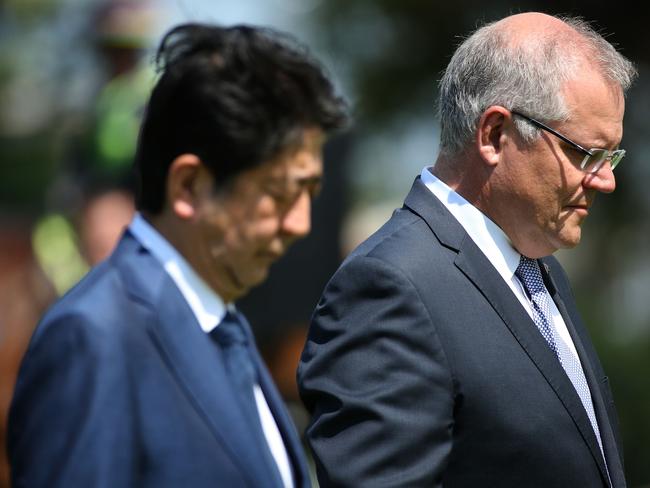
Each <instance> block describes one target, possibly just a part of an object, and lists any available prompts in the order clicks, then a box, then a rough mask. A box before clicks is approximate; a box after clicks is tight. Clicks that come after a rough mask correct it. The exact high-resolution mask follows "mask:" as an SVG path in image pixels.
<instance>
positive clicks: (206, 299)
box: [129, 212, 234, 333]
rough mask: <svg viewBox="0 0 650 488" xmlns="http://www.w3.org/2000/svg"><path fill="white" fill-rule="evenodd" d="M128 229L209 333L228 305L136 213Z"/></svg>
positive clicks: (224, 313)
mask: <svg viewBox="0 0 650 488" xmlns="http://www.w3.org/2000/svg"><path fill="white" fill-rule="evenodd" d="M129 230H130V231H131V233H132V234H133V235H134V236H135V238H136V239H137V240H138V241H139V242H140V244H142V245H143V246H144V247H145V248H146V249H147V250H148V251H149V252H150V253H151V254H152V255H153V256H154V257H155V258H156V259H157V260H158V261H159V262H160V264H161V265H162V267H163V268H164V269H165V271H166V272H167V273H168V274H169V276H170V277H171V278H172V280H173V281H174V283H175V284H176V286H177V287H178V289H179V290H180V292H181V294H182V295H183V297H184V298H185V301H186V302H187V304H188V305H189V306H190V308H191V309H192V312H193V314H194V316H195V317H196V320H197V321H198V323H199V325H200V326H201V329H203V331H204V332H206V333H208V332H210V331H212V329H214V328H215V327H216V326H217V325H219V323H221V321H222V320H223V318H224V316H225V315H226V310H227V309H233V310H234V306H233V305H232V304H226V303H224V301H223V299H222V298H221V297H220V296H219V295H218V294H217V293H216V292H215V291H214V290H213V289H212V288H210V286H208V284H207V283H206V282H205V281H203V279H202V278H201V277H200V276H199V275H198V274H197V273H196V271H194V269H192V267H191V266H190V264H189V263H188V262H187V260H186V259H185V258H184V257H183V256H181V254H180V253H179V252H178V251H177V250H176V249H175V248H174V246H172V245H171V244H170V243H169V241H167V239H165V238H164V237H163V236H162V235H161V234H160V233H159V232H158V231H157V230H156V229H155V228H154V227H153V226H152V225H151V224H150V223H149V222H147V221H146V220H145V219H144V217H142V215H141V214H140V213H139V212H138V213H136V214H135V216H134V217H133V220H132V221H131V224H130V225H129Z"/></svg>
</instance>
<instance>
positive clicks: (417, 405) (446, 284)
mask: <svg viewBox="0 0 650 488" xmlns="http://www.w3.org/2000/svg"><path fill="white" fill-rule="evenodd" d="M541 264H542V266H541V267H542V272H543V274H544V279H545V281H546V285H547V288H548V289H549V292H550V293H551V295H552V297H553V300H554V301H555V303H556V304H557V306H558V309H559V310H560V312H561V314H562V316H563V318H564V321H565V322H566V324H567V327H568V329H569V332H570V334H571V337H572V339H573V342H574V343H575V346H576V348H577V351H578V354H579V356H580V359H581V361H582V365H583V368H584V372H585V375H586V378H587V381H588V384H589V388H590V389H591V393H592V397H593V403H594V407H595V411H596V415H597V417H598V423H599V428H600V432H601V436H602V440H603V444H604V450H605V455H606V457H607V466H608V468H609V474H610V475H611V480H612V482H613V486H614V487H616V488H622V487H624V486H625V479H624V475H623V468H622V461H621V456H620V451H619V444H618V440H617V420H616V414H615V412H614V406H613V402H612V397H611V393H610V390H609V386H608V384H607V379H606V377H605V375H604V373H603V370H602V368H601V365H600V363H599V361H598V358H597V356H596V352H595V351H594V349H593V346H592V343H591V341H590V340H589V337H588V334H587V331H586V329H585V327H584V325H583V323H582V321H581V319H580V317H579V314H578V312H577V310H576V307H575V303H574V299H573V296H572V293H571V290H570V288H569V283H568V281H567V278H566V276H565V274H564V272H563V270H562V269H561V267H560V265H559V263H558V262H557V261H556V260H555V259H554V258H552V257H549V258H545V259H543V260H541ZM298 376H299V386H300V390H301V395H302V398H303V400H304V402H305V404H306V406H307V408H308V409H309V410H310V412H311V414H312V423H311V425H310V427H309V428H308V431H307V435H308V439H309V442H310V444H311V447H312V449H313V451H314V456H315V459H316V463H317V469H318V475H319V481H320V482H321V486H323V487H329V486H350V487H366V486H367V487H373V488H376V487H385V486H396V487H411V486H416V487H425V486H436V487H440V486H444V487H445V488H458V487H463V488H476V487H489V488H497V487H508V488H535V487H539V488H592V487H598V488H600V487H604V486H608V475H607V472H606V470H605V465H604V463H603V460H602V455H601V452H600V449H599V446H598V442H597V440H596V437H595V434H594V432H593V429H592V427H591V425H590V423H589V419H588V418H587V414H586V413H585V410H584V408H583V407H582V404H581V402H580V399H579V397H578V395H577V393H576V392H575V390H574V388H573V386H572V384H571V382H570V380H569V379H568V377H567V375H566V374H565V372H564V370H563V369H562V366H561V364H560V363H559V361H558V360H557V357H556V356H555V355H554V354H553V352H552V351H551V349H550V348H549V347H548V345H547V343H546V342H545V340H544V339H543V337H542V336H541V334H540V333H539V331H538V329H537V327H536V326H535V324H534V322H533V321H532V320H531V318H530V316H529V315H528V314H527V312H526V311H525V310H524V308H523V307H522V305H521V303H520V302H519V301H518V300H517V298H516V297H515V296H514V294H513V293H512V291H511V290H510V288H509V287H508V285H507V284H506V283H505V282H504V281H503V279H502V278H501V276H500V275H499V274H498V272H497V271H496V269H495V268H494V267H493V266H492V265H491V264H490V262H489V260H488V259H487V258H486V257H485V255H484V254H483V253H482V252H481V250H480V249H479V248H478V247H477V246H476V245H475V243H474V242H473V241H472V239H471V238H470V237H469V236H468V235H467V233H466V232H465V230H464V229H463V228H462V226H461V225H460V224H459V223H458V221H456V220H455V218H454V217H453V216H452V215H451V214H450V213H449V212H448V211H447V209H446V208H445V207H444V206H443V205H442V203H441V202H439V201H438V200H437V199H436V198H435V197H434V196H433V195H432V194H431V193H430V192H429V190H428V189H427V188H426V187H425V186H424V184H423V183H422V182H421V181H420V180H419V179H418V180H416V182H415V184H414V186H413V188H412V190H411V192H410V194H409V195H408V197H407V199H406V201H405V205H404V207H403V208H402V209H401V210H398V211H396V212H395V213H394V214H393V216H392V217H391V219H390V220H389V221H388V222H387V223H386V224H385V225H384V226H383V227H382V228H381V229H380V230H379V231H378V232H377V233H376V234H375V235H373V236H372V237H370V238H369V239H368V240H367V241H366V242H365V243H363V244H362V245H361V246H360V247H359V248H358V249H356V250H355V251H354V252H353V253H352V254H351V255H350V256H349V257H348V258H347V259H346V261H345V262H344V264H343V265H342V266H341V268H340V269H339V270H338V271H337V273H336V274H335V275H334V277H333V278H332V280H331V281H330V283H329V284H328V285H327V287H326V289H325V291H324V293H323V296H322V298H321V300H320V303H319V304H318V307H317V309H316V311H315V313H314V317H313V321H312V325H311V328H310V331H309V336H308V340H307V344H306V346H305V350H304V352H303V356H302V359H301V363H300V366H299V372H298Z"/></svg>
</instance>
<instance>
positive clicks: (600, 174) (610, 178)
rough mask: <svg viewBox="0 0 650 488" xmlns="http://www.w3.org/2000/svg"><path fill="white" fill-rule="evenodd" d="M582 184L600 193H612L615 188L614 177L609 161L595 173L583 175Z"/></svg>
mask: <svg viewBox="0 0 650 488" xmlns="http://www.w3.org/2000/svg"><path fill="white" fill-rule="evenodd" d="M582 184H583V186H584V187H585V188H591V189H593V190H596V191H599V192H601V193H612V192H613V191H614V190H615V189H616V177H615V176H614V171H613V170H612V166H611V164H610V163H609V161H607V162H606V163H605V164H603V166H602V167H601V168H600V169H599V170H598V171H596V172H595V173H589V174H587V175H585V177H584V179H583V181H582Z"/></svg>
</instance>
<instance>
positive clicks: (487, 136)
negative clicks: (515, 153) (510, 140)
mask: <svg viewBox="0 0 650 488" xmlns="http://www.w3.org/2000/svg"><path fill="white" fill-rule="evenodd" d="M510 124H512V116H511V115H510V112H509V111H508V109H506V108H504V107H501V106H499V105H492V106H490V107H488V108H487V110H485V112H483V115H482V116H481V119H480V120H479V123H478V127H477V131H476V146H477V149H478V152H479V154H480V155H481V158H482V159H483V161H485V163H486V164H488V165H490V166H496V165H497V164H498V163H499V160H500V158H501V155H502V151H503V143H504V139H505V137H508V133H509V132H508V130H507V129H508V128H509V126H510Z"/></svg>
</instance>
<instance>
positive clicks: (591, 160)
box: [580, 149, 609, 173]
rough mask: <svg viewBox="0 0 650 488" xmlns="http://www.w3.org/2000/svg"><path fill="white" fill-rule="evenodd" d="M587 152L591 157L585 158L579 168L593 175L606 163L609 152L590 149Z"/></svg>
mask: <svg viewBox="0 0 650 488" xmlns="http://www.w3.org/2000/svg"><path fill="white" fill-rule="evenodd" d="M589 152H590V153H591V156H587V157H585V159H583V160H582V164H581V165H580V166H581V168H582V169H583V170H584V171H586V172H587V173H595V172H596V171H598V170H599V169H600V168H602V166H603V164H605V161H607V158H608V157H609V151H608V150H607V149H590V150H589Z"/></svg>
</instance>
